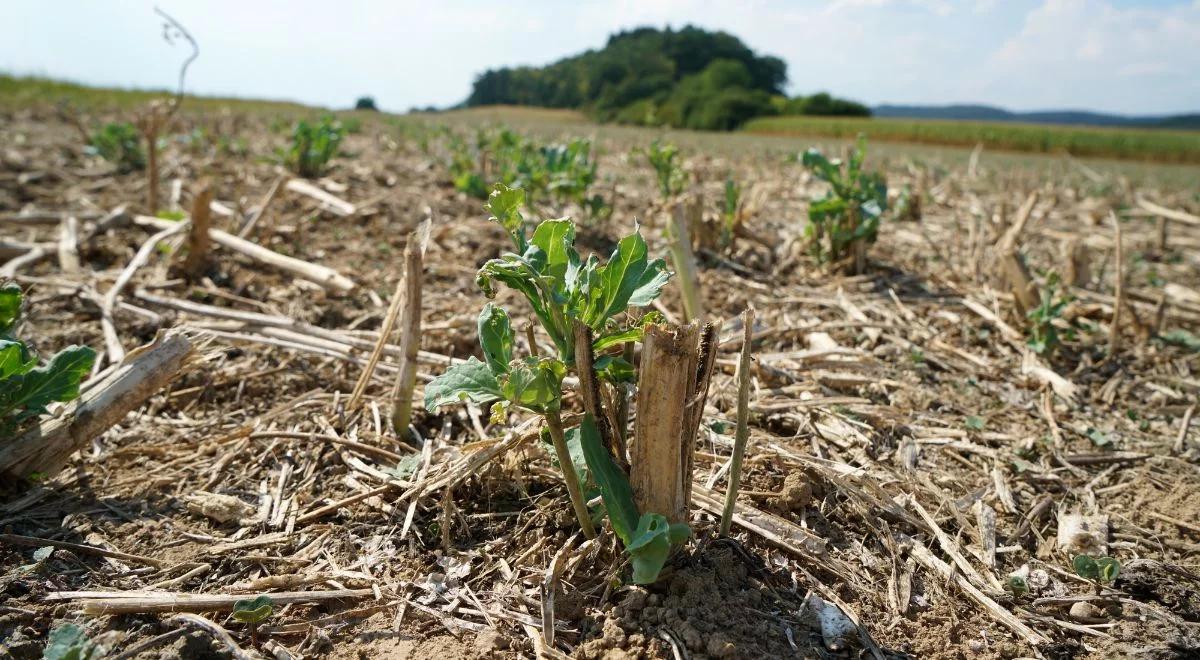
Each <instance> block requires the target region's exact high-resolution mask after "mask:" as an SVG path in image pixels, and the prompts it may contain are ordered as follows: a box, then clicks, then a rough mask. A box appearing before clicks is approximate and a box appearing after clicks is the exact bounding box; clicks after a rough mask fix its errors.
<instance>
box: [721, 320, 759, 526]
mask: <svg viewBox="0 0 1200 660" xmlns="http://www.w3.org/2000/svg"><path fill="white" fill-rule="evenodd" d="M742 325H743V328H742V331H743V333H744V334H743V335H742V358H741V360H740V361H739V362H738V372H737V373H738V398H737V405H738V407H737V431H736V432H735V434H734V436H733V458H731V459H730V461H731V465H730V467H729V487H728V488H727V489H726V491H725V509H724V510H723V511H722V512H721V536H728V535H729V526H730V525H731V524H732V523H733V507H734V505H735V504H736V503H737V494H738V487H739V486H740V485H741V482H742V456H743V455H744V454H745V453H746V440H747V439H748V438H749V437H750V345H751V343H752V342H751V337H752V336H753V333H754V330H753V328H754V308H753V307H747V308H746V311H745V312H742Z"/></svg>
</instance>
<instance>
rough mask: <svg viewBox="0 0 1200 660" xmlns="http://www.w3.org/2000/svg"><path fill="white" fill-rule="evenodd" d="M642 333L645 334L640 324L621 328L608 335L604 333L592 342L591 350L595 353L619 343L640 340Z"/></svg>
mask: <svg viewBox="0 0 1200 660" xmlns="http://www.w3.org/2000/svg"><path fill="white" fill-rule="evenodd" d="M643 334H645V329H644V328H643V327H641V326H637V327H633V328H628V329H626V330H622V331H621V332H614V333H613V334H610V335H604V336H602V337H600V338H599V339H597V340H596V341H594V342H592V351H593V352H595V353H600V352H602V351H604V350H606V349H609V348H612V347H613V346H617V345H619V344H624V343H626V342H631V341H641V340H642V335H643Z"/></svg>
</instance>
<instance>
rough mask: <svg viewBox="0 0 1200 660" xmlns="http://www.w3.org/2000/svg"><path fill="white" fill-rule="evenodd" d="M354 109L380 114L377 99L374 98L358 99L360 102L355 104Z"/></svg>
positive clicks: (361, 97) (362, 97)
mask: <svg viewBox="0 0 1200 660" xmlns="http://www.w3.org/2000/svg"><path fill="white" fill-rule="evenodd" d="M354 109H355V110H370V111H372V112H379V108H377V107H375V97H373V96H360V97H358V100H357V101H355V102H354Z"/></svg>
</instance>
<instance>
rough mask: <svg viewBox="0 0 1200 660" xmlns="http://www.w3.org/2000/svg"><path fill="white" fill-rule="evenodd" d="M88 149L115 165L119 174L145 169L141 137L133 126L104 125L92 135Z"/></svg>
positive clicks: (119, 124)
mask: <svg viewBox="0 0 1200 660" xmlns="http://www.w3.org/2000/svg"><path fill="white" fill-rule="evenodd" d="M88 148H89V150H90V151H91V152H92V153H94V154H96V155H98V156H100V157H101V158H103V159H104V160H107V161H108V162H110V163H112V164H114V165H116V166H117V171H118V172H120V173H121V174H128V173H130V172H133V171H137V170H143V169H146V154H145V153H144V152H143V151H142V136H141V133H139V132H138V130H137V128H135V127H134V125H133V124H130V123H127V122H121V123H113V124H105V125H104V126H103V127H102V128H101V129H100V130H98V131H96V132H95V133H93V134H92V138H91V141H90V142H89V143H88Z"/></svg>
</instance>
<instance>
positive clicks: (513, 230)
mask: <svg viewBox="0 0 1200 660" xmlns="http://www.w3.org/2000/svg"><path fill="white" fill-rule="evenodd" d="M524 201H525V193H524V191H523V190H521V189H519V188H509V187H507V186H504V185H502V184H498V185H497V186H496V188H495V190H494V191H493V192H492V194H491V195H490V196H489V198H488V203H487V205H486V206H485V208H486V209H487V210H488V211H489V212H490V213H491V217H492V219H493V220H494V221H495V222H497V223H498V224H500V225H501V226H502V227H503V228H504V230H505V231H506V233H507V234H508V236H509V238H510V239H511V240H512V243H513V246H514V248H515V252H510V253H507V254H504V255H502V256H501V257H499V258H497V259H492V260H490V261H488V262H487V263H485V264H484V265H483V266H482V267H481V268H480V270H479V274H478V276H477V278H476V282H477V283H478V284H479V286H480V288H481V289H482V290H483V292H484V294H485V295H486V296H487V297H488V298H492V297H494V296H495V293H496V284H497V283H499V284H504V285H506V286H508V287H510V288H512V289H514V290H515V291H518V292H519V293H521V294H522V295H523V296H524V297H525V299H526V300H527V301H528V302H529V305H530V307H531V309H532V311H533V313H534V316H535V317H536V318H537V319H538V322H539V324H540V325H541V327H542V329H543V331H544V332H545V333H546V334H547V335H548V336H549V337H550V340H551V341H552V342H553V344H554V346H555V348H556V350H557V355H554V356H541V355H538V354H536V353H535V354H531V355H527V356H525V357H518V356H516V355H515V348H516V333H515V332H514V330H513V326H512V323H511V321H510V319H509V315H508V312H507V311H506V310H505V309H504V308H502V307H498V306H496V305H494V304H491V303H488V304H487V305H485V306H484V308H483V311H482V312H481V313H480V315H479V324H478V329H479V342H480V345H481V347H482V349H483V355H484V361H480V360H478V359H476V358H474V357H471V358H469V359H468V360H467V361H466V362H462V363H459V364H456V365H454V366H452V367H450V368H449V369H448V370H447V371H446V372H445V373H444V374H442V375H441V376H439V377H438V378H436V379H435V380H434V381H433V382H431V383H429V384H428V385H427V386H426V387H425V405H426V407H427V408H428V409H429V410H430V412H432V411H434V410H435V409H437V408H438V407H439V406H443V405H447V404H453V403H458V402H461V401H471V402H473V403H476V404H486V403H493V405H492V413H493V419H503V418H504V417H505V412H506V410H507V409H508V408H510V407H515V408H519V409H522V410H527V411H530V412H533V413H536V414H538V415H541V416H542V418H543V419H544V420H545V422H546V426H547V428H548V430H549V434H550V437H551V440H552V442H553V445H554V449H555V453H556V454H557V458H558V462H559V466H560V467H561V469H562V471H563V477H564V481H566V484H567V490H568V493H569V494H570V496H571V503H572V506H573V507H574V509H575V515H576V517H577V518H578V520H579V524H580V527H582V528H583V530H584V532H585V534H587V535H588V536H589V537H591V536H594V529H593V526H592V521H591V517H590V515H589V514H588V510H587V503H586V501H585V500H584V498H583V492H582V488H581V486H580V482H579V478H578V475H577V474H576V470H575V467H574V465H573V463H572V461H571V455H570V451H569V450H568V448H567V441H566V429H564V428H563V422H562V414H561V412H562V382H563V379H564V378H565V377H566V375H567V373H568V371H570V370H571V369H572V368H573V367H574V366H575V345H574V342H575V338H574V337H575V334H574V323H575V322H576V321H578V322H581V323H583V324H585V325H586V326H587V327H588V328H589V329H590V331H591V332H592V333H593V336H594V337H595V339H594V342H593V350H594V351H595V353H597V354H602V353H603V352H604V351H606V350H608V349H610V348H617V347H619V346H620V345H621V344H624V343H626V342H630V341H636V340H638V339H639V338H640V337H641V333H642V328H641V326H639V325H629V324H627V323H624V322H623V317H625V316H626V314H625V313H626V311H627V310H628V309H629V308H630V307H644V306H646V305H649V304H650V303H651V302H653V300H654V299H655V298H657V297H658V295H659V293H660V292H661V291H662V288H663V286H664V285H665V284H666V283H667V280H668V279H669V277H670V273H669V272H667V269H666V263H665V262H664V261H663V260H662V259H650V258H649V256H648V249H647V246H646V242H645V240H643V239H642V236H641V234H640V233H638V231H637V230H635V231H634V232H633V233H632V234H630V235H628V236H626V237H625V238H623V239H621V241H620V242H619V243H618V244H617V248H616V250H614V251H613V253H612V254H611V256H610V257H609V259H608V261H607V262H602V261H601V260H600V259H599V258H598V257H596V256H594V255H593V256H591V257H589V258H588V259H586V260H584V259H582V258H581V257H580V255H579V253H578V252H577V251H576V250H575V247H574V243H575V225H574V223H573V222H571V221H570V220H567V219H561V220H546V221H544V222H542V223H540V224H539V225H538V226H537V227H536V228H535V229H534V231H533V233H532V235H527V233H526V227H525V224H526V223H525V219H524V217H523V216H522V215H521V211H520V208H521V206H522V205H523V204H524ZM530 348H531V351H532V350H533V347H530ZM598 362H599V361H598ZM596 366H597V375H598V376H599V377H601V378H604V379H606V380H608V381H609V382H616V381H625V380H629V379H631V378H632V374H633V367H632V365H629V364H627V363H625V362H624V360H622V359H621V358H619V357H615V356H605V357H604V364H603V365H601V364H599V363H598V364H597V365H596Z"/></svg>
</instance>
